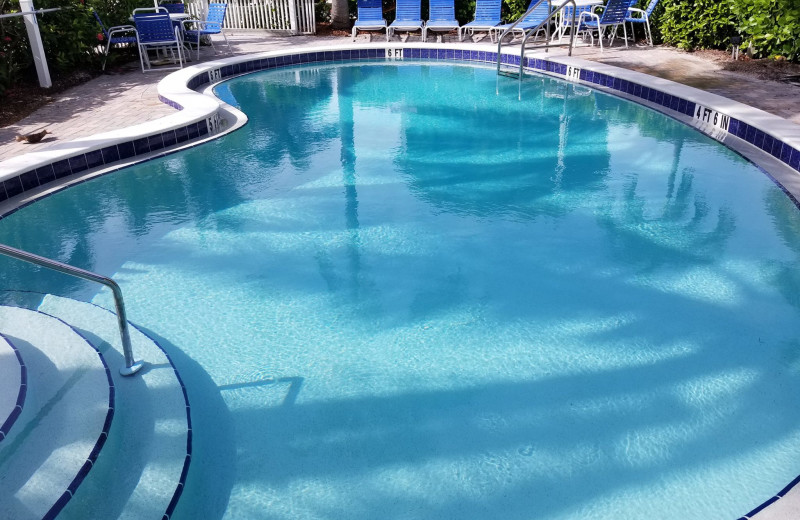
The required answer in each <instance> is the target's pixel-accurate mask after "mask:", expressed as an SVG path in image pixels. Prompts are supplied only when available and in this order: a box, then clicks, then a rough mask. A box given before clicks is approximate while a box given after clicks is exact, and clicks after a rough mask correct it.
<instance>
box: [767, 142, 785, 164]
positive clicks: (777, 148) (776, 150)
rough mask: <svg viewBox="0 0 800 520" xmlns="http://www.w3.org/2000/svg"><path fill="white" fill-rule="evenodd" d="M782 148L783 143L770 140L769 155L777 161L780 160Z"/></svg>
mask: <svg viewBox="0 0 800 520" xmlns="http://www.w3.org/2000/svg"><path fill="white" fill-rule="evenodd" d="M782 147H783V141H779V140H777V139H775V138H773V139H772V150H768V151H769V154H770V155H771V156H773V157H776V158H778V159H780V158H781V148H782Z"/></svg>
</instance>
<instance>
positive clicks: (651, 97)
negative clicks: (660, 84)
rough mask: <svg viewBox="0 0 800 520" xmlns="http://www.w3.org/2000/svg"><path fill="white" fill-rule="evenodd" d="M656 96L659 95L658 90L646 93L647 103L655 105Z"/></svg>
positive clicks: (652, 89)
mask: <svg viewBox="0 0 800 520" xmlns="http://www.w3.org/2000/svg"><path fill="white" fill-rule="evenodd" d="M658 94H659V91H658V90H656V89H654V88H651V89H650V92H648V93H647V101H651V102H653V103H655V102H656V97H657V96H658Z"/></svg>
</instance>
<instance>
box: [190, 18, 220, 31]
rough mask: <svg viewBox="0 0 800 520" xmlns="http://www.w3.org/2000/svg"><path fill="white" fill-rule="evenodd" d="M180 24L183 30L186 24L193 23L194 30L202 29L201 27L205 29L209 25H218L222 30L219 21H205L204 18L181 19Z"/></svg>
mask: <svg viewBox="0 0 800 520" xmlns="http://www.w3.org/2000/svg"><path fill="white" fill-rule="evenodd" d="M181 24H182V25H183V30H184V31H185V30H186V24H194V25H196V26H197V28H196V29H194V30H202V29H205V28H207V27H209V26H210V27H218V28H219V29H220V30H222V24H221V23H219V22H206V21H204V20H182V21H181Z"/></svg>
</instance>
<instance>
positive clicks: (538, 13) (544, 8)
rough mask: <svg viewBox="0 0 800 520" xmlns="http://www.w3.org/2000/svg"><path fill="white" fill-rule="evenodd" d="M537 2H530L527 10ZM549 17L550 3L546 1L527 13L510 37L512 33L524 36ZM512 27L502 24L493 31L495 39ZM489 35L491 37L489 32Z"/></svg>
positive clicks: (542, 28) (541, 29)
mask: <svg viewBox="0 0 800 520" xmlns="http://www.w3.org/2000/svg"><path fill="white" fill-rule="evenodd" d="M538 1H539V0H531V3H530V4H529V5H528V9H530V8H532V7H533V6H534V5H535V4H536V3H537V2H538ZM549 15H550V3H549V2H548V1H547V0H544V1H543V2H541V3H539V5H538V6H536V8H535V9H534V10H533V11H531V12H530V13H528V16H526V17H525V18H523V19H522V20H521V21H520V22H519V23H518V24H517V26H516V27H514V29H513V30H512V31H511V32H512V37H513V36H514V33H518V34H519V36H520V37H523V36H525V33H526V32H527V31H529V30H531V29H533V28H534V27H536V26H538V25H540V24H541V23H542V22H544V21H545V20H547V17H548V16H549ZM512 25H514V24H513V23H506V24H503V25H498V26H497V27H495V28H494V29H493V31H494V32H495V34H496V35H497V38H500V36H501V35H502V34H503V32H505V30H506V29H508V28H509V27H511V26H512ZM539 30H540V31H543V30H545V29H544V27H541V28H540V29H539ZM489 34H490V35H491V32H490V33H489ZM535 36H536V35H534V37H535ZM495 40H496V38H493V39H492V41H495Z"/></svg>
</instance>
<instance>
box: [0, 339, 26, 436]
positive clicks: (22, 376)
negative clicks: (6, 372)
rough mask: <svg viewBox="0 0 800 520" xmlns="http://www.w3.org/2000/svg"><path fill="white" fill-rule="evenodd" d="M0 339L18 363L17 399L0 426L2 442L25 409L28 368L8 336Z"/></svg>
mask: <svg viewBox="0 0 800 520" xmlns="http://www.w3.org/2000/svg"><path fill="white" fill-rule="evenodd" d="M0 338H3V339H4V340H5V341H6V343H8V345H9V346H10V347H11V350H13V351H14V355H15V356H17V362H18V363H19V390H18V391H17V399H16V402H15V403H14V408H13V410H12V411H11V413H10V414H9V415H8V417H6V420H5V421H4V422H3V424H2V425H1V426H0V442H2V441H3V440H4V439H5V438H6V437H8V433H9V432H10V431H11V427H12V426H14V423H16V422H17V419H18V418H19V416H20V414H21V413H22V410H23V408H24V407H25V398H26V397H27V395H28V367H27V366H26V365H25V362H24V361H23V360H22V354H20V352H19V349H18V348H17V347H16V345H14V344H13V343H12V342H11V340H10V339H9V338H8V336H6V335H4V334H2V333H0Z"/></svg>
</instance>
